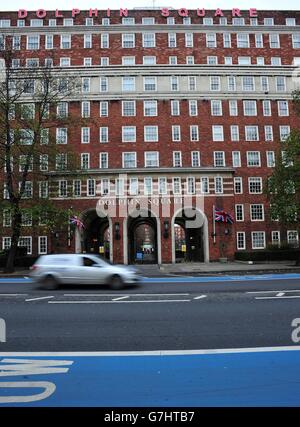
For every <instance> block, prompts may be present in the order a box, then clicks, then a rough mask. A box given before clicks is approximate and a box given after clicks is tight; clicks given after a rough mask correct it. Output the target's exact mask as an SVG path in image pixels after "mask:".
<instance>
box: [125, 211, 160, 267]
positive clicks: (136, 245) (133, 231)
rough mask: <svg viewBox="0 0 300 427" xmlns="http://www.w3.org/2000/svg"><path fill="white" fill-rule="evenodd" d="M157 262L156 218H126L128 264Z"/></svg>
mask: <svg viewBox="0 0 300 427" xmlns="http://www.w3.org/2000/svg"><path fill="white" fill-rule="evenodd" d="M157 262H158V247H157V222H156V218H153V217H150V216H148V217H144V216H138V217H137V218H132V217H129V218H128V264H156V263H157Z"/></svg>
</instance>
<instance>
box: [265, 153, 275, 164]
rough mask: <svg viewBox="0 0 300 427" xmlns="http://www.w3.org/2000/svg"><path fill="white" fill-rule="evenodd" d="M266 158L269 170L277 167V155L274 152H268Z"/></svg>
mask: <svg viewBox="0 0 300 427" xmlns="http://www.w3.org/2000/svg"><path fill="white" fill-rule="evenodd" d="M266 156H267V166H268V168H273V167H275V153H274V151H267V152H266Z"/></svg>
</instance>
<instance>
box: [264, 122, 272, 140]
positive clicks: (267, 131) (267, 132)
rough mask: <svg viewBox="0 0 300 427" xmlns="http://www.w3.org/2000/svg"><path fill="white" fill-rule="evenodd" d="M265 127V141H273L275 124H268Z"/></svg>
mask: <svg viewBox="0 0 300 427" xmlns="http://www.w3.org/2000/svg"><path fill="white" fill-rule="evenodd" d="M264 129H265V141H267V142H269V141H273V126H270V125H267V126H265V127H264Z"/></svg>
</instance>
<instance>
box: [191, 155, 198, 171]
mask: <svg viewBox="0 0 300 427" xmlns="http://www.w3.org/2000/svg"><path fill="white" fill-rule="evenodd" d="M191 160H192V167H194V168H197V167H199V166H200V152H199V151H192V153H191Z"/></svg>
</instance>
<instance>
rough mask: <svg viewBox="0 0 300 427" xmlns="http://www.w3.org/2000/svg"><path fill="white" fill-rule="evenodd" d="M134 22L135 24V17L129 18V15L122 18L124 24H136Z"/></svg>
mask: <svg viewBox="0 0 300 427" xmlns="http://www.w3.org/2000/svg"><path fill="white" fill-rule="evenodd" d="M134 24H135V18H128V17H123V18H122V25H134Z"/></svg>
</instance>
